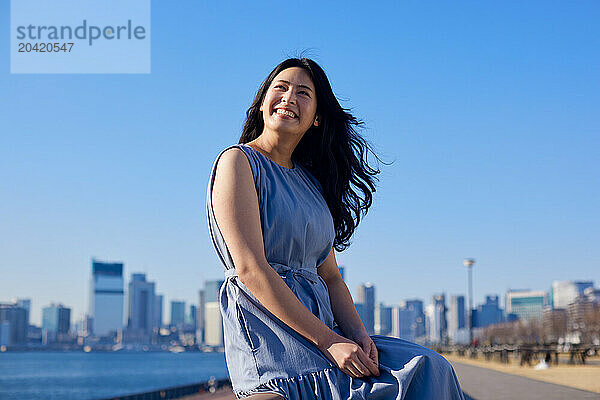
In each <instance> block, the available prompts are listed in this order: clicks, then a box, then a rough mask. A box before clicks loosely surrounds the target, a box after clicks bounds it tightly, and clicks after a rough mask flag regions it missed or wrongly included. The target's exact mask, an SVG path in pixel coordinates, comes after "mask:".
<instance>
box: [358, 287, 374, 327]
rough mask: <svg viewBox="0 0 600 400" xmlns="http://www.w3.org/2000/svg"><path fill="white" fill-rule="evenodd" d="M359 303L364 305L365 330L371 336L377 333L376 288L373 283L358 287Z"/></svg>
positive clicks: (363, 321)
mask: <svg viewBox="0 0 600 400" xmlns="http://www.w3.org/2000/svg"><path fill="white" fill-rule="evenodd" d="M356 302H357V303H360V304H362V305H363V307H362V315H360V318H361V320H362V323H363V325H364V326H365V329H366V330H367V333H368V334H369V335H372V334H374V333H375V286H373V285H372V284H371V283H368V282H367V283H364V284H360V285H359V286H358V292H357V301H356Z"/></svg>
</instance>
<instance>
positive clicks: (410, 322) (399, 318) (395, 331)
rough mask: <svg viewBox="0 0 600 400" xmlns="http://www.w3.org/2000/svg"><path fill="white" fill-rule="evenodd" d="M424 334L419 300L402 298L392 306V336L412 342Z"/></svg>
mask: <svg viewBox="0 0 600 400" xmlns="http://www.w3.org/2000/svg"><path fill="white" fill-rule="evenodd" d="M424 334H425V315H424V314H423V302H422V301H421V300H416V299H415V300H404V301H401V302H400V304H399V305H397V306H393V307H392V336H394V337H397V338H401V339H404V340H408V341H410V342H414V341H415V340H417V339H418V338H420V337H422V336H423V335H424Z"/></svg>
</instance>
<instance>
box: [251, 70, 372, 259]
mask: <svg viewBox="0 0 600 400" xmlns="http://www.w3.org/2000/svg"><path fill="white" fill-rule="evenodd" d="M292 67H299V68H302V69H304V70H305V71H306V72H307V73H308V75H309V76H310V78H311V79H312V82H313V84H314V85H315V91H316V93H317V115H319V116H320V122H319V126H318V127H315V126H312V127H311V128H310V129H309V130H308V131H307V132H306V133H305V134H304V136H303V137H302V139H301V140H300V142H299V143H298V145H297V146H296V148H295V149H294V153H293V154H292V157H293V158H294V159H295V160H297V161H298V162H300V163H301V164H302V165H303V166H305V167H306V168H307V169H308V170H309V171H310V172H311V173H312V174H313V175H314V176H315V177H316V178H317V179H318V180H319V183H321V186H322V187H323V190H324V193H323V197H324V198H325V201H326V202H327V205H328V207H329V211H330V212H331V215H332V217H333V223H334V226H335V240H334V244H333V245H334V247H335V249H336V250H337V251H343V250H345V249H346V248H348V246H350V237H351V236H352V234H353V233H354V229H356V227H357V226H358V224H359V222H360V219H361V216H363V215H366V214H367V212H368V210H369V207H371V204H372V203H373V192H375V183H374V182H375V181H377V180H378V179H377V177H376V175H377V174H379V173H380V171H379V169H375V168H372V167H371V166H370V165H369V164H368V161H367V154H368V152H371V153H372V154H373V155H374V156H375V157H376V158H377V160H378V161H381V160H380V159H379V157H377V155H376V154H375V152H374V151H373V149H372V148H371V147H370V145H369V144H368V143H367V141H366V140H365V139H364V138H363V137H362V136H361V135H360V134H359V133H358V131H357V128H358V127H361V126H362V125H363V122H362V121H360V120H358V119H357V118H356V117H354V116H353V115H352V114H350V112H349V111H350V110H349V109H345V108H342V106H340V103H339V102H338V100H337V98H336V97H335V95H334V94H333V91H332V90H331V85H330V84H329V80H328V79H327V76H326V75H325V72H324V71H323V69H322V68H321V67H320V66H319V65H318V64H317V63H316V62H314V61H313V60H311V59H309V58H289V59H287V60H285V61H283V62H282V63H281V64H279V65H278V66H276V67H275V69H273V71H271V73H270V74H269V76H268V77H267V79H265V81H264V82H263V83H262V85H261V86H260V89H258V93H257V94H256V97H255V98H254V101H253V102H252V105H251V106H250V108H249V109H248V111H247V112H246V122H245V123H244V130H243V132H242V136H241V137H240V140H239V143H248V142H250V141H252V140H254V139H256V138H257V137H258V136H260V134H261V133H262V131H263V128H264V121H263V117H262V112H261V111H260V110H259V109H260V106H261V104H262V102H263V99H264V98H265V94H266V93H267V90H268V89H269V86H270V85H271V82H272V81H273V79H275V77H276V76H277V74H279V73H280V72H281V71H283V70H285V69H287V68H292ZM359 191H360V192H362V196H361V195H360V194H359Z"/></svg>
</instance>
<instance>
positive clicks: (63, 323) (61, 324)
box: [42, 304, 71, 343]
mask: <svg viewBox="0 0 600 400" xmlns="http://www.w3.org/2000/svg"><path fill="white" fill-rule="evenodd" d="M70 329H71V309H70V308H67V307H65V306H63V305H62V304H51V305H49V306H48V307H44V308H43V309H42V341H43V342H44V343H49V342H53V341H56V340H57V339H59V337H60V335H67V334H68V333H69V330H70Z"/></svg>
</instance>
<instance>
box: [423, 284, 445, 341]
mask: <svg viewBox="0 0 600 400" xmlns="http://www.w3.org/2000/svg"><path fill="white" fill-rule="evenodd" d="M431 306H432V307H429V308H428V316H429V340H430V341H431V342H433V343H442V342H443V341H444V340H445V339H446V335H447V323H446V298H445V296H444V295H443V294H438V295H434V296H433V298H432V303H431Z"/></svg>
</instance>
